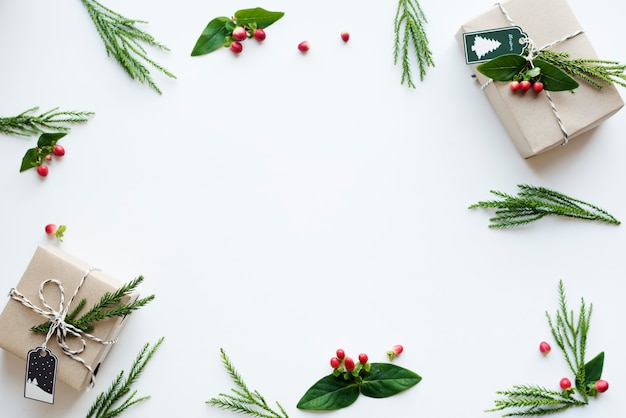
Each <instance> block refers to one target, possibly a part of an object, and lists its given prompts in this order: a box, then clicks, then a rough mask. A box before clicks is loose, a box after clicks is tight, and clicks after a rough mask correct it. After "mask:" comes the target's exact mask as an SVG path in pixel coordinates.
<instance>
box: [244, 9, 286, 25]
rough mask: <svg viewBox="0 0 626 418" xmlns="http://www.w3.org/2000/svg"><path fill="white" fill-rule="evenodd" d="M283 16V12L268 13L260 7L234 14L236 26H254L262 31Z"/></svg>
mask: <svg viewBox="0 0 626 418" xmlns="http://www.w3.org/2000/svg"><path fill="white" fill-rule="evenodd" d="M284 15H285V13H284V12H270V11H267V10H265V9H263V8H261V7H256V8H254V9H242V10H238V11H236V12H235V20H236V21H237V24H239V25H242V26H249V25H251V24H256V27H257V28H261V29H264V28H266V27H268V26H269V25H271V24H272V23H274V22H276V21H277V20H278V19H280V18H281V17H283V16H284Z"/></svg>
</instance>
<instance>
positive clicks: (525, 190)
mask: <svg viewBox="0 0 626 418" xmlns="http://www.w3.org/2000/svg"><path fill="white" fill-rule="evenodd" d="M518 187H519V188H520V189H521V191H520V192H519V193H518V195H517V196H512V195H509V194H506V193H502V192H498V191H494V190H491V193H492V194H494V195H496V196H498V197H501V198H502V200H489V201H481V202H478V203H476V204H473V205H471V206H470V207H469V209H475V208H495V209H496V212H495V213H496V216H495V217H493V218H490V219H489V220H490V221H491V222H492V223H491V224H490V225H489V227H490V228H511V227H516V226H521V225H525V224H529V223H531V222H533V221H537V220H539V219H541V218H543V217H544V216H546V215H555V216H565V217H568V218H576V219H586V220H589V221H600V222H606V223H610V224H615V225H619V224H620V221H618V220H617V219H615V218H614V217H613V215H611V214H609V213H608V212H607V211H605V210H603V209H601V208H599V207H597V206H594V205H592V204H589V203H586V202H583V201H582V200H578V199H574V198H572V197H569V196H566V195H564V194H562V193H559V192H556V191H554V190H550V189H547V188H545V187H535V186H529V185H525V184H521V185H518Z"/></svg>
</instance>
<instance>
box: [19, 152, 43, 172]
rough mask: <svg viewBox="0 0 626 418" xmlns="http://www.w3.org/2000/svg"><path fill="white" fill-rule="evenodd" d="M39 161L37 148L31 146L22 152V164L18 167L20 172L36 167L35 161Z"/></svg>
mask: <svg viewBox="0 0 626 418" xmlns="http://www.w3.org/2000/svg"><path fill="white" fill-rule="evenodd" d="M38 162H39V153H38V152H37V148H31V149H29V150H28V151H26V154H24V158H22V166H21V167H20V173H21V172H22V171H26V170H28V169H29V168H33V167H37V163H38Z"/></svg>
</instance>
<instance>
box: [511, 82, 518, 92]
mask: <svg viewBox="0 0 626 418" xmlns="http://www.w3.org/2000/svg"><path fill="white" fill-rule="evenodd" d="M509 88H510V89H511V91H518V90H519V81H511V84H509Z"/></svg>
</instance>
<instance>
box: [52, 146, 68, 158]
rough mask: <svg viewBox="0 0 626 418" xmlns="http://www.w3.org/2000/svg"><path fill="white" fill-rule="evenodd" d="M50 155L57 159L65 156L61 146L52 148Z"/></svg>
mask: <svg viewBox="0 0 626 418" xmlns="http://www.w3.org/2000/svg"><path fill="white" fill-rule="evenodd" d="M52 153H53V154H54V155H56V156H57V157H63V156H64V155H65V148H63V145H55V146H54V148H52Z"/></svg>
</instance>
